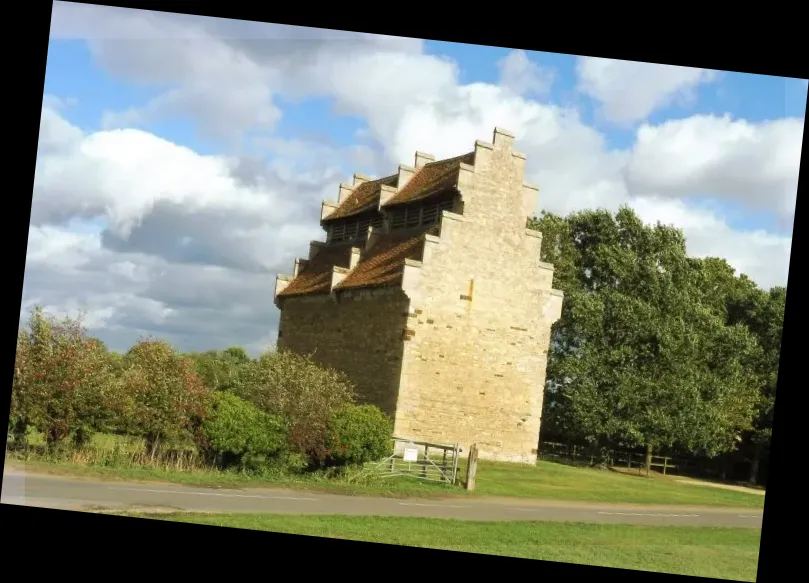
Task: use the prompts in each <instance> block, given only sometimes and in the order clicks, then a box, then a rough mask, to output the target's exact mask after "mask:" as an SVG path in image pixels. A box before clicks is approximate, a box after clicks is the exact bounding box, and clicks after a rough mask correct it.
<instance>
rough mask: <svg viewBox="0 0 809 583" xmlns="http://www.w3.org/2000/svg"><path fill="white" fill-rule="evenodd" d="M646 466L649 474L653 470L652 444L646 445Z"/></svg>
mask: <svg viewBox="0 0 809 583" xmlns="http://www.w3.org/2000/svg"><path fill="white" fill-rule="evenodd" d="M645 465H646V473H647V474H648V473H649V472H650V471H651V469H652V444H651V443H647V444H646V461H645Z"/></svg>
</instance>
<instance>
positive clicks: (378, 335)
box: [278, 288, 408, 417]
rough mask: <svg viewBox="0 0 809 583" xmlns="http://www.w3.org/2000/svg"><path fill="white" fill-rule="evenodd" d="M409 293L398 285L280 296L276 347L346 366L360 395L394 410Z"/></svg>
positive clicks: (329, 364)
mask: <svg viewBox="0 0 809 583" xmlns="http://www.w3.org/2000/svg"><path fill="white" fill-rule="evenodd" d="M407 311H408V299H407V297H406V296H405V295H404V293H403V292H402V290H401V289H396V288H389V289H376V290H358V291H347V292H343V293H342V294H341V296H340V299H339V303H338V302H337V301H336V300H335V299H333V298H332V297H331V296H325V295H321V296H311V297H305V296H304V297H290V298H285V299H284V303H283V310H282V311H281V322H280V324H279V331H280V334H279V338H278V348H279V349H280V348H287V349H290V350H293V351H295V352H297V353H300V354H311V355H312V358H313V360H314V361H315V362H317V363H318V364H320V365H321V366H327V367H330V368H334V369H337V370H341V371H343V372H345V373H346V374H347V375H348V377H349V378H350V379H351V380H352V381H353V382H354V384H355V385H356V388H357V393H358V397H359V400H360V401H361V402H364V403H371V404H373V405H377V406H378V407H380V408H381V409H383V410H384V411H385V412H386V413H388V415H390V416H391V417H393V416H394V415H395V412H396V398H397V395H398V384H399V376H400V370H401V363H402V349H403V342H402V335H403V331H404V329H405V326H406V320H407Z"/></svg>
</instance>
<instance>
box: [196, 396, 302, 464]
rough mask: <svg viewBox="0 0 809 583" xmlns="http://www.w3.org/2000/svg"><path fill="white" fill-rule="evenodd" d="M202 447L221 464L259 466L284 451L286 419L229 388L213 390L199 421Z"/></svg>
mask: <svg viewBox="0 0 809 583" xmlns="http://www.w3.org/2000/svg"><path fill="white" fill-rule="evenodd" d="M202 429H203V435H204V440H205V443H204V444H203V449H204V450H205V451H207V452H208V453H209V454H210V455H211V456H212V457H214V458H215V459H216V460H217V461H218V463H219V464H220V465H222V466H224V467H234V466H238V467H241V468H242V469H260V468H263V467H265V466H266V465H267V464H268V463H270V462H271V461H272V459H273V458H275V457H278V456H279V455H281V454H282V453H284V449H285V445H286V442H287V433H286V426H285V422H284V420H283V418H282V417H280V416H278V415H271V414H268V413H265V412H263V411H261V410H259V409H258V408H256V407H255V406H254V405H252V404H251V403H248V402H247V401H245V400H243V399H240V398H239V397H237V396H236V395H234V394H232V393H229V392H220V393H216V395H215V396H214V403H213V406H212V408H211V411H210V415H209V417H208V418H207V419H206V420H205V421H204V422H203V424H202Z"/></svg>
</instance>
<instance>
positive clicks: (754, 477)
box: [747, 445, 761, 484]
mask: <svg viewBox="0 0 809 583" xmlns="http://www.w3.org/2000/svg"><path fill="white" fill-rule="evenodd" d="M760 464H761V446H760V445H756V447H755V449H754V450H753V459H752V460H750V475H749V476H748V478H747V482H748V483H750V484H756V483H757V482H758V468H759V465H760Z"/></svg>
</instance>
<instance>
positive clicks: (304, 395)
mask: <svg viewBox="0 0 809 583" xmlns="http://www.w3.org/2000/svg"><path fill="white" fill-rule="evenodd" d="M234 393H235V394H236V395H238V396H240V397H242V398H243V399H245V400H247V401H250V402H251V403H253V404H254V405H255V406H256V407H258V408H259V409H261V410H262V411H265V412H267V413H272V414H278V415H282V416H283V417H284V418H285V419H287V422H288V423H289V440H290V449H291V451H293V452H294V453H298V454H303V455H306V456H308V457H309V458H310V459H312V460H315V461H322V460H324V459H325V458H326V456H327V455H328V448H327V446H326V429H327V428H326V426H327V422H328V419H329V417H330V416H331V414H332V413H333V412H334V411H337V410H338V409H340V408H341V407H343V406H345V405H348V404H351V403H353V402H354V397H355V395H354V387H353V385H352V384H351V383H350V382H349V380H348V379H347V377H346V376H345V375H344V374H343V373H341V372H338V371H336V370H333V369H328V368H323V367H320V366H318V365H317V364H316V363H315V362H314V361H312V359H311V358H309V357H307V356H301V355H298V354H295V353H292V352H289V351H280V352H267V353H264V354H262V355H261V356H260V357H259V358H258V359H257V360H254V361H251V362H249V363H247V364H245V365H244V366H242V367H240V369H239V377H238V379H237V381H236V383H235V388H234Z"/></svg>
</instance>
